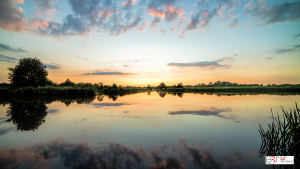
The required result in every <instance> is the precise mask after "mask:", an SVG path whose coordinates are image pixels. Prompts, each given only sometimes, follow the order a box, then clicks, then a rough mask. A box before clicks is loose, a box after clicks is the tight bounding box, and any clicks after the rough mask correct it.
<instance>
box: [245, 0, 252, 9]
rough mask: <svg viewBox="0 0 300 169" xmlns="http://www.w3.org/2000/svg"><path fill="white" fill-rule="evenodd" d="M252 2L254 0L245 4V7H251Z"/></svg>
mask: <svg viewBox="0 0 300 169" xmlns="http://www.w3.org/2000/svg"><path fill="white" fill-rule="evenodd" d="M251 4H252V0H251V1H249V2H248V4H247V5H245V8H250V7H251Z"/></svg>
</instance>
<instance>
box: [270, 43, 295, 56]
mask: <svg viewBox="0 0 300 169" xmlns="http://www.w3.org/2000/svg"><path fill="white" fill-rule="evenodd" d="M298 49H300V45H294V47H293V48H290V49H276V50H275V51H274V52H275V53H279V54H283V53H287V52H292V51H295V50H298Z"/></svg>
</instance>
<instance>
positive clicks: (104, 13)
mask: <svg viewBox="0 0 300 169" xmlns="http://www.w3.org/2000/svg"><path fill="white" fill-rule="evenodd" d="M111 14H112V10H110V9H107V10H102V11H101V12H100V15H101V16H102V17H103V18H104V19H107V18H109V17H110V15H111Z"/></svg>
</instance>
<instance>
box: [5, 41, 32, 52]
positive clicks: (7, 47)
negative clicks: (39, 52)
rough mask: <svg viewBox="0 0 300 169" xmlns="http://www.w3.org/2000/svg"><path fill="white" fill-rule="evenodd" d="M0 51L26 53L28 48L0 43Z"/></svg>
mask: <svg viewBox="0 0 300 169" xmlns="http://www.w3.org/2000/svg"><path fill="white" fill-rule="evenodd" d="M0 51H9V52H17V53H25V52H27V51H26V50H24V49H22V48H12V47H10V46H8V45H5V44H2V43H0Z"/></svg>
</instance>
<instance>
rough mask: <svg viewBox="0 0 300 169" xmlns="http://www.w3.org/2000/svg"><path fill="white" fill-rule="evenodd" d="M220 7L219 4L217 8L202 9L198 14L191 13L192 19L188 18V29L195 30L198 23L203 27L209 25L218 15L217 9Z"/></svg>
mask: <svg viewBox="0 0 300 169" xmlns="http://www.w3.org/2000/svg"><path fill="white" fill-rule="evenodd" d="M218 9H219V7H218V6H217V7H216V8H215V9H213V10H211V11H209V10H200V11H199V12H197V13H196V14H192V15H191V19H190V20H188V24H187V26H186V29H187V30H194V29H197V28H198V25H199V24H201V26H202V27H205V26H207V25H208V23H209V22H210V20H211V19H212V18H213V17H215V16H217V11H218Z"/></svg>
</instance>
